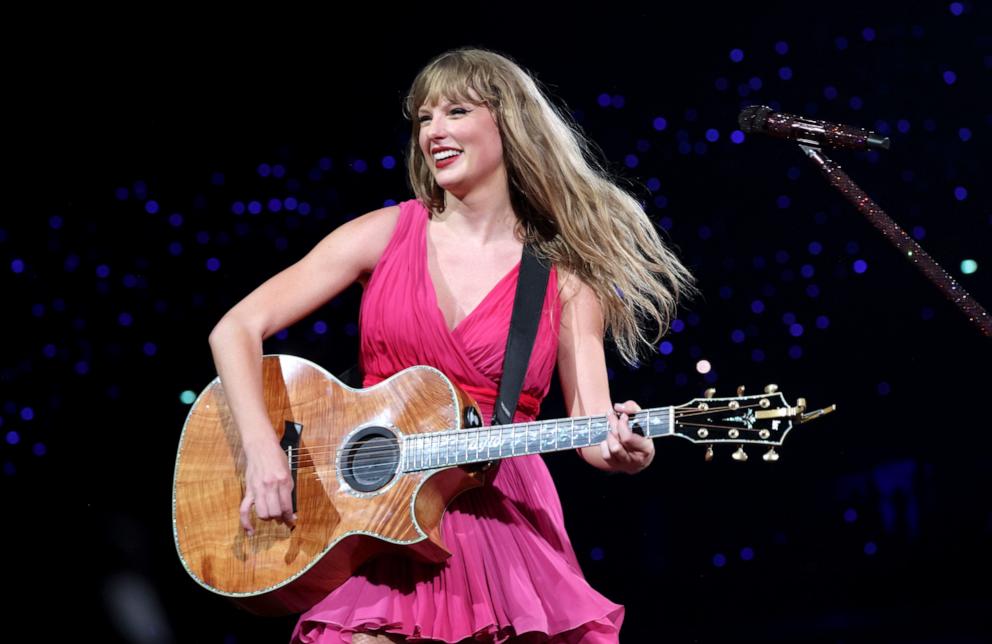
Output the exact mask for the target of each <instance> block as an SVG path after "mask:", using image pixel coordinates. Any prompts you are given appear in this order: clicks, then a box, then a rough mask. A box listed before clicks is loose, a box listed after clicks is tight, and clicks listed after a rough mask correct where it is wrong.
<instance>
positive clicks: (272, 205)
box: [268, 197, 282, 212]
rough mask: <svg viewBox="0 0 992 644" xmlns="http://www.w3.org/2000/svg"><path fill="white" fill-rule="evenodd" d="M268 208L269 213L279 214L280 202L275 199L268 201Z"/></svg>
mask: <svg viewBox="0 0 992 644" xmlns="http://www.w3.org/2000/svg"><path fill="white" fill-rule="evenodd" d="M268 208H269V212H279V211H280V210H282V200H280V199H277V198H275V197H273V198H272V199H269V203H268Z"/></svg>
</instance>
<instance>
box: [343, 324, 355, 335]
mask: <svg viewBox="0 0 992 644" xmlns="http://www.w3.org/2000/svg"><path fill="white" fill-rule="evenodd" d="M344 334H345V335H347V336H348V337H351V338H353V337H355V336H356V335H358V325H357V324H355V323H354V322H348V323H347V324H345V325H344Z"/></svg>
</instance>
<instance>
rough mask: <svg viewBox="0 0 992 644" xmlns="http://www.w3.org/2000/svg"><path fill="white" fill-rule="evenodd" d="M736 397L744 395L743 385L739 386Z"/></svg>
mask: <svg viewBox="0 0 992 644" xmlns="http://www.w3.org/2000/svg"><path fill="white" fill-rule="evenodd" d="M737 395H738V396H743V395H744V385H741V386H740V387H738V388H737Z"/></svg>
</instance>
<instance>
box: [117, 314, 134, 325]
mask: <svg viewBox="0 0 992 644" xmlns="http://www.w3.org/2000/svg"><path fill="white" fill-rule="evenodd" d="M133 321H134V318H132V317H131V314H130V313H128V312H127V311H123V312H121V314H120V315H118V316H117V323H118V324H120V325H121V326H131V323H132V322H133Z"/></svg>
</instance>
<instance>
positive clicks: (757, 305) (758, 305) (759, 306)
mask: <svg viewBox="0 0 992 644" xmlns="http://www.w3.org/2000/svg"><path fill="white" fill-rule="evenodd" d="M764 310H765V303H764V302H762V301H761V300H754V301H753V302H751V311H752V312H754V313H763V312H764Z"/></svg>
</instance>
